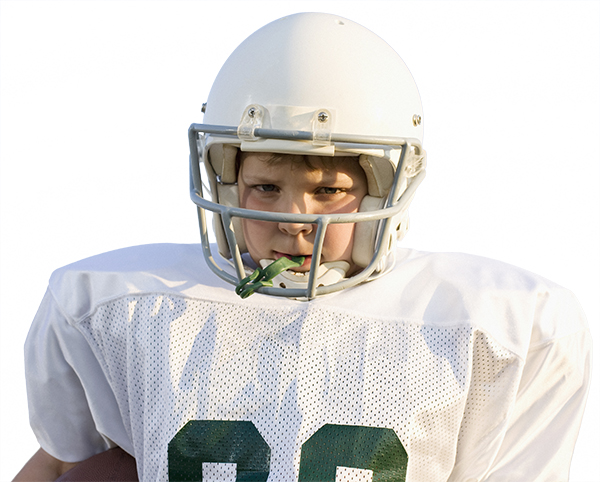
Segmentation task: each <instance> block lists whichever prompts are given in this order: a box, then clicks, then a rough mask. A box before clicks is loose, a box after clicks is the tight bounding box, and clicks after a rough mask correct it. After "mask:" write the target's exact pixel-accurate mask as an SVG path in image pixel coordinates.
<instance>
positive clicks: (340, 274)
mask: <svg viewBox="0 0 600 482" xmlns="http://www.w3.org/2000/svg"><path fill="white" fill-rule="evenodd" d="M274 262H275V260H273V259H261V260H260V265H261V266H262V267H263V268H266V267H267V266H269V265H271V264H273V263H274ZM349 270H350V263H348V262H346V261H331V262H325V263H322V264H320V265H319V268H318V271H317V287H319V286H329V285H332V284H334V283H337V282H338V281H341V280H342V279H344V278H345V277H346V274H347V273H348V271H349ZM272 279H273V286H278V287H280V288H299V289H306V287H307V285H308V280H309V279H310V271H305V272H299V271H291V270H285V271H282V272H281V273H278V274H277V275H276V276H275V277H273V278H272Z"/></svg>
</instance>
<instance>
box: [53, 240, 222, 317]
mask: <svg viewBox="0 0 600 482" xmlns="http://www.w3.org/2000/svg"><path fill="white" fill-rule="evenodd" d="M224 289H229V287H228V285H227V284H226V283H224V282H222V281H221V280H220V278H218V277H217V276H216V275H214V274H213V273H212V272H211V271H210V269H209V268H208V266H207V265H206V263H205V262H204V258H203V254H202V248H201V246H200V245H199V244H149V245H141V246H133V247H128V248H123V249H118V250H115V251H109V252H107V253H102V254H99V255H96V256H92V257H90V258H86V259H83V260H80V261H77V262H75V263H72V264H69V265H67V266H64V267H62V268H59V269H57V270H56V271H54V273H52V275H51V277H50V281H49V291H50V292H51V293H52V295H53V296H54V298H55V300H56V302H57V304H58V305H59V306H60V307H61V310H62V311H63V314H64V315H65V316H66V318H67V320H69V322H70V323H77V322H78V321H79V320H81V319H82V318H85V317H86V316H87V315H88V314H90V313H91V312H92V311H93V310H94V309H95V308H96V307H97V306H98V305H99V304H101V303H104V302H107V301H109V300H112V299H116V298H119V297H123V296H128V295H135V294H143V293H161V294H166V295H169V294H171V295H180V296H185V294H186V293H189V292H190V291H193V292H194V293H195V294H196V295H200V296H202V294H203V293H206V294H207V296H208V292H210V291H211V290H217V291H223V290H224Z"/></svg>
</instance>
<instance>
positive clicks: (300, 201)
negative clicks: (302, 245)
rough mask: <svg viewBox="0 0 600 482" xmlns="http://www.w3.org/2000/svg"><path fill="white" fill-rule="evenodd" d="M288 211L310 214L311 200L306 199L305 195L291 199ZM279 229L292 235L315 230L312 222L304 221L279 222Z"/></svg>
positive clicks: (305, 233)
mask: <svg viewBox="0 0 600 482" xmlns="http://www.w3.org/2000/svg"><path fill="white" fill-rule="evenodd" d="M287 204H288V206H287V209H286V211H287V212H289V213H294V214H310V213H311V208H310V200H308V199H305V197H304V196H300V197H298V198H294V199H289V201H288V203H287ZM279 229H280V230H281V232H283V233H285V234H289V235H291V236H297V235H299V234H300V233H302V234H304V235H307V234H310V233H311V232H312V230H313V225H312V224H302V223H279Z"/></svg>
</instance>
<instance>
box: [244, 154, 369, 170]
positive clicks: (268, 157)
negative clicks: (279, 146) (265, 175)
mask: <svg viewBox="0 0 600 482" xmlns="http://www.w3.org/2000/svg"><path fill="white" fill-rule="evenodd" d="M248 154H255V155H256V154H258V159H259V160H261V161H263V162H265V163H267V164H269V165H273V164H277V163H278V162H281V161H282V160H283V158H284V156H285V159H286V160H287V161H291V162H292V164H295V165H298V166H304V167H305V168H306V169H307V170H309V171H315V170H317V169H319V168H321V167H322V168H324V169H326V170H337V169H338V167H339V166H340V164H342V163H344V162H348V157H352V159H353V160H355V161H356V162H358V156H343V157H342V156H332V157H331V156H321V157H320V158H319V162H320V163H321V166H315V165H314V164H313V163H312V162H311V160H310V158H309V157H308V156H305V155H301V154H295V155H286V154H280V153H277V152H261V153H256V152H242V151H240V150H238V153H237V155H236V160H235V170H236V172H238V173H239V172H240V167H241V166H242V163H243V159H244V157H245V156H246V155H248Z"/></svg>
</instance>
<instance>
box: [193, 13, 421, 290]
mask: <svg viewBox="0 0 600 482" xmlns="http://www.w3.org/2000/svg"><path fill="white" fill-rule="evenodd" d="M203 112H204V119H203V123H202V124H192V125H191V126H190V128H189V131H188V133H189V143H190V177H191V190H190V192H191V198H192V201H193V202H194V203H195V204H196V205H197V207H198V215H199V221H200V231H201V238H202V245H203V250H204V256H205V258H206V260H207V262H208V264H209V266H210V267H211V269H212V270H213V271H214V272H215V273H216V274H217V275H219V276H220V277H221V278H223V279H224V280H226V281H228V282H230V283H232V284H234V285H239V284H240V282H241V281H242V280H243V279H244V278H246V276H247V275H248V274H249V272H251V271H252V269H251V268H248V266H245V265H244V258H245V257H244V256H243V254H244V253H245V252H246V251H247V249H246V245H245V242H244V236H243V231H242V225H241V222H242V219H243V218H248V219H255V220H261V221H271V222H280V223H281V222H283V223H303V224H313V225H315V227H316V231H317V234H316V237H315V242H314V249H313V254H312V262H311V268H310V272H309V274H308V275H306V276H297V275H293V274H292V273H286V272H285V271H284V272H283V273H281V274H278V275H277V277H276V278H275V279H274V286H273V287H270V286H269V284H270V283H269V282H267V283H264V284H263V285H261V287H259V288H258V289H257V290H256V291H258V292H260V293H264V294H270V295H275V296H286V297H290V298H296V299H312V298H314V297H316V296H319V295H323V294H327V293H331V292H334V291H338V290H341V289H344V288H348V287H351V286H354V285H356V284H358V283H362V282H364V281H368V280H370V279H373V278H374V277H378V276H380V275H381V274H383V273H384V272H386V270H387V269H389V268H390V267H391V266H392V265H393V253H394V252H395V245H396V241H397V240H398V239H401V238H402V237H403V236H404V233H405V232H406V230H407V228H408V214H407V208H408V205H409V204H410V201H411V200H412V198H413V196H414V192H415V189H416V187H417V186H418V185H419V183H420V182H421V181H422V179H423V177H424V175H425V151H424V150H423V148H422V138H423V121H422V119H423V113H422V107H421V100H420V96H419V92H418V90H417V86H416V84H415V82H414V80H413V77H412V76H411V74H410V72H409V70H408V68H407V67H406V65H405V64H404V62H403V61H402V59H401V58H400V57H399V56H398V54H397V53H396V52H395V51H394V50H393V49H392V48H391V47H390V46H389V45H388V44H387V43H386V42H385V41H383V40H382V39H381V38H380V37H378V36H377V35H375V34H374V33H372V32H371V31H370V30H368V29H366V28H364V27H363V26H361V25H359V24H357V23H355V22H352V21H350V20H347V19H345V18H341V17H338V16H336V15H330V14H324V13H300V14H295V15H290V16H288V17H284V18H281V19H279V20H275V21H274V22H271V23H269V24H267V25H266V26H264V27H262V28H261V29H259V30H258V31H256V32H255V33H253V34H252V35H250V37H248V38H247V39H246V40H245V41H244V42H242V43H241V44H240V45H239V47H237V49H236V50H235V51H234V52H233V53H232V54H231V56H230V57H229V58H228V59H227V61H226V62H225V64H224V65H223V67H222V68H221V70H220V72H219V73H218V75H217V77H216V79H215V81H214V84H213V86H212V89H211V91H210V94H209V96H208V99H207V101H206V103H205V104H204V105H203ZM240 150H241V151H251V152H269V153H283V154H302V155H318V156H339V155H341V156H358V157H359V162H360V165H361V166H362V168H363V169H364V171H365V174H366V178H367V182H368V195H367V196H365V198H364V199H363V201H362V203H361V206H360V209H359V212H357V213H348V214H319V215H313V214H298V213H295V214H294V213H281V212H266V211H253V210H248V209H242V208H240V207H239V200H238V190H237V184H236V183H237V174H238V166H237V165H236V158H237V154H238V151H240ZM203 181H204V182H203ZM206 181H207V182H206ZM206 210H208V211H211V212H212V213H213V224H214V231H215V236H216V240H217V245H218V248H219V253H220V255H221V256H222V257H223V258H225V259H226V260H229V262H230V263H231V264H232V265H233V269H234V271H235V272H234V273H232V272H230V270H227V269H224V268H222V267H221V266H220V264H219V263H217V262H216V261H215V259H214V256H213V253H212V251H211V248H210V244H209V238H208V226H207V217H206ZM332 223H356V225H355V230H354V233H355V234H354V246H353V251H352V261H353V262H354V263H355V264H356V265H358V266H360V267H362V268H363V269H362V270H361V271H360V272H359V273H357V274H355V275H353V276H351V277H349V278H346V269H347V267H345V266H344V264H346V265H347V263H343V262H342V263H341V264H340V263H333V264H332V265H331V266H327V263H326V264H325V265H321V263H320V255H321V247H322V244H323V239H324V237H325V234H326V230H327V226H328V225H330V224H332ZM271 261H272V260H260V264H261V265H262V266H263V268H264V267H265V266H268V265H269V263H270V262H271ZM267 281H268V280H267Z"/></svg>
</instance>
